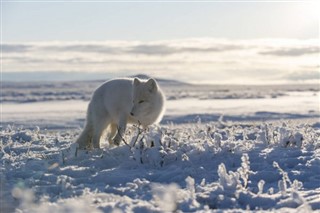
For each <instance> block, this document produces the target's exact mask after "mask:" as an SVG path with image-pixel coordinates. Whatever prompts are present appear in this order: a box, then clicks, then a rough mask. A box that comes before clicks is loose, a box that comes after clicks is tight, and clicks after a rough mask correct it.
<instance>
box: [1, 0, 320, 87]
mask: <svg viewBox="0 0 320 213" xmlns="http://www.w3.org/2000/svg"><path fill="white" fill-rule="evenodd" d="M319 5H320V4H319V2H318V1H296V2H284V1H283V2H257V1H254V2H228V3H222V2H131V3H130V2H90V3H89V2H74V1H73V2H71V1H60V2H53V1H51V2H48V1H47V2H41V1H29V2H23V1H19V2H18V1H2V20H1V21H2V34H1V35H2V43H3V46H2V50H3V66H2V71H3V73H12V72H21V73H26V74H28V75H32V73H33V72H34V71H36V72H45V71H47V72H59V71H63V72H75V73H78V74H77V75H79V72H80V73H81V72H89V73H92V75H93V76H94V75H95V74H96V76H99V78H101V73H105V75H106V76H122V75H125V74H129V75H131V74H135V73H145V74H149V75H153V76H156V77H165V78H177V77H181V76H183V79H182V80H185V81H192V82H200V83H208V82H209V83H210V82H212V83H224V82H230V83H265V82H268V83H292V82H298V81H299V82H302V83H303V82H317V81H319V73H320V72H319V13H318V11H320V8H319ZM97 73H99V75H97ZM195 73H197V74H195ZM4 76H7V75H4ZM14 76H15V77H16V76H19V75H14ZM22 76H23V75H22ZM44 76H45V75H44ZM69 76H70V75H69ZM85 76H87V75H85ZM28 79H30V76H29V78H28ZM59 79H60V78H59Z"/></svg>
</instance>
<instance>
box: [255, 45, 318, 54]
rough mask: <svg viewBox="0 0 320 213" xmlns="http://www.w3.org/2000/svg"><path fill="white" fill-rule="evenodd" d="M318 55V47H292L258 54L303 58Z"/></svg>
mask: <svg viewBox="0 0 320 213" xmlns="http://www.w3.org/2000/svg"><path fill="white" fill-rule="evenodd" d="M316 53H318V54H319V53H320V47H317V46H311V47H293V48H281V49H276V50H270V51H263V52H260V54H262V55H274V56H303V55H307V54H316Z"/></svg>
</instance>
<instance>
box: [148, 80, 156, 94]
mask: <svg viewBox="0 0 320 213" xmlns="http://www.w3.org/2000/svg"><path fill="white" fill-rule="evenodd" d="M146 85H147V87H148V90H149V91H150V92H155V91H157V82H156V81H155V80H154V79H153V78H150V79H149V80H148V81H147V83H146Z"/></svg>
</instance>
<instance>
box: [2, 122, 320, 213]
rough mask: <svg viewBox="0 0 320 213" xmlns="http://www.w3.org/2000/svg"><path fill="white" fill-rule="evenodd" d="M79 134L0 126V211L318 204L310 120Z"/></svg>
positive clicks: (298, 207) (318, 164)
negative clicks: (91, 142)
mask: <svg viewBox="0 0 320 213" xmlns="http://www.w3.org/2000/svg"><path fill="white" fill-rule="evenodd" d="M138 131H139V132H140V134H139V135H138V137H137V132H138ZM78 134H79V131H75V130H73V131H68V132H63V133H62V132H50V131H41V130H40V129H39V128H35V130H26V129H17V128H14V127H10V126H9V127H7V128H5V129H2V130H1V144H0V145H1V150H0V161H1V165H2V166H1V173H0V177H1V189H2V190H1V195H0V198H1V199H0V200H1V203H0V204H1V206H2V210H3V211H4V212H12V211H14V210H15V211H20V210H21V211H22V212H112V211H116V210H119V212H173V211H182V212H190V211H192V212H194V211H195V212H209V211H210V210H217V209H220V210H221V209H222V210H229V211H239V212H241V211H246V210H265V211H278V210H281V211H284V212H290V211H292V212H296V211H300V212H311V211H313V210H320V185H319V183H320V174H319V171H320V141H319V137H320V131H319V128H317V127H316V126H314V127H312V126H309V125H296V124H293V123H291V124H288V123H280V124H267V123H263V124H260V125H235V124H228V125H226V124H224V123H216V124H214V123H209V124H202V123H200V122H198V123H194V124H189V125H176V126H162V127H158V126H153V127H151V128H150V129H149V130H147V131H144V132H141V130H140V129H138V127H131V129H129V130H128V131H127V134H126V136H125V138H124V140H125V142H126V143H124V142H123V143H122V144H121V146H120V147H108V145H107V144H105V148H103V149H102V150H91V151H83V150H78V149H77V147H76V146H75V145H74V144H73V141H74V140H75V138H76V136H77V135H78Z"/></svg>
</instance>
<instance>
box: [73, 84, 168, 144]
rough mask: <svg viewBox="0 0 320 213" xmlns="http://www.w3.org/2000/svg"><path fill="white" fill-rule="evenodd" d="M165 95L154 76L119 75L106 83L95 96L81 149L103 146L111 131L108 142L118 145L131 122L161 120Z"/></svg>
mask: <svg viewBox="0 0 320 213" xmlns="http://www.w3.org/2000/svg"><path fill="white" fill-rule="evenodd" d="M164 104H165V97H164V95H163V93H162V91H161V89H160V88H159V86H158V84H157V82H156V81H155V80H154V79H149V80H140V79H138V78H135V79H131V78H119V79H113V80H110V81H107V82H105V83H104V84H102V85H101V86H100V87H98V88H97V89H96V90H95V92H94V93H93V95H92V98H91V101H90V103H89V106H88V110H87V120H86V125H85V128H84V130H83V132H82V133H81V135H80V137H79V138H78V140H77V143H78V144H79V148H81V149H84V148H88V147H91V146H93V148H100V139H101V137H102V136H103V135H104V133H106V130H108V135H109V136H108V140H109V143H114V144H116V145H119V143H120V142H121V139H122V136H123V134H124V132H125V130H126V126H127V124H128V123H132V124H138V123H140V124H141V125H142V126H143V127H147V126H148V125H150V124H153V123H157V122H159V121H160V120H161V119H162V116H163V113H164Z"/></svg>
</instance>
